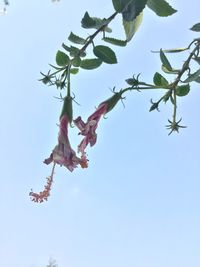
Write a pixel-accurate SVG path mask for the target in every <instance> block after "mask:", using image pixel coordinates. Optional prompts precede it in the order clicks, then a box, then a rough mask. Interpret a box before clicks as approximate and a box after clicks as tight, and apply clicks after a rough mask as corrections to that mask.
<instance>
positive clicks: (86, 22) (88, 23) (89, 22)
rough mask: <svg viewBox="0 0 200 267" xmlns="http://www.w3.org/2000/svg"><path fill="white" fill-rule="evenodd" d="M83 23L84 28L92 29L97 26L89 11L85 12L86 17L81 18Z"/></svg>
mask: <svg viewBox="0 0 200 267" xmlns="http://www.w3.org/2000/svg"><path fill="white" fill-rule="evenodd" d="M81 25H82V27H83V28H86V29H90V28H93V27H95V25H96V22H95V21H94V20H93V19H92V18H91V17H90V15H89V14H88V12H85V15H84V17H83V18H82V20H81Z"/></svg>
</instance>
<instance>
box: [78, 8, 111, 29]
mask: <svg viewBox="0 0 200 267" xmlns="http://www.w3.org/2000/svg"><path fill="white" fill-rule="evenodd" d="M107 23H108V21H107V20H106V19H100V18H96V17H90V15H89V14H88V12H86V13H85V15H84V17H83V19H82V21H81V24H82V27H83V28H85V29H99V28H101V27H103V26H105V27H104V31H106V32H112V30H111V29H110V28H109V27H107V26H106V25H107Z"/></svg>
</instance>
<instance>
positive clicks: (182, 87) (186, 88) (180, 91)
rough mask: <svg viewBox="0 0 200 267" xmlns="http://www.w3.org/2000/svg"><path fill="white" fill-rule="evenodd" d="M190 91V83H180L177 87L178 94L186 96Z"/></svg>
mask: <svg viewBox="0 0 200 267" xmlns="http://www.w3.org/2000/svg"><path fill="white" fill-rule="evenodd" d="M189 91H190V85H189V84H186V85H180V86H177V87H176V95H177V96H186V95H187V94H188V93H189Z"/></svg>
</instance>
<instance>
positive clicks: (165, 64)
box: [160, 49, 172, 70]
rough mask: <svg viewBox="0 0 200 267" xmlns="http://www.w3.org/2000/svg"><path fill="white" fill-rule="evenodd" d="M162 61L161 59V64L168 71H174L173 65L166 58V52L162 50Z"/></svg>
mask: <svg viewBox="0 0 200 267" xmlns="http://www.w3.org/2000/svg"><path fill="white" fill-rule="evenodd" d="M160 59H161V62H162V64H163V66H164V67H165V68H167V69H168V70H172V66H171V64H170V63H169V60H168V59H167V57H166V56H165V54H164V52H163V51H162V49H160Z"/></svg>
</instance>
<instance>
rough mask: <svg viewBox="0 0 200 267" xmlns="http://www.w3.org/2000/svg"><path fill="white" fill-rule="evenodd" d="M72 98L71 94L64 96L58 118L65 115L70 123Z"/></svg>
mask: <svg viewBox="0 0 200 267" xmlns="http://www.w3.org/2000/svg"><path fill="white" fill-rule="evenodd" d="M72 100H73V99H72V97H71V96H66V97H65V98H64V103H63V108H62V111H61V114H60V119H61V118H62V116H63V115H66V116H67V118H68V121H69V122H70V124H71V122H72V119H73V107H72Z"/></svg>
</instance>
